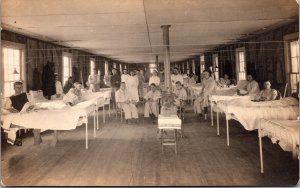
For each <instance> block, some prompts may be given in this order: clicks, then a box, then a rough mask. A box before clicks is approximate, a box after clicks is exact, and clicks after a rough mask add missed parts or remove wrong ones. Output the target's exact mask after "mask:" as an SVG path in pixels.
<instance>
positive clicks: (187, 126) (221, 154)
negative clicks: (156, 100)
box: [1, 110, 299, 186]
mask: <svg viewBox="0 0 300 188" xmlns="http://www.w3.org/2000/svg"><path fill="white" fill-rule="evenodd" d="M100 114H101V113H100ZM100 117H101V116H100ZM100 122H102V121H101V118H100ZM230 124H231V127H230V128H231V133H230V134H231V146H230V147H227V146H226V136H225V135H226V134H225V124H224V117H223V116H222V119H221V132H220V133H221V135H220V136H217V135H216V127H211V125H210V121H209V120H207V121H204V120H203V119H202V120H198V119H197V118H196V117H195V115H194V114H193V113H192V112H191V110H189V111H188V113H187V114H186V120H185V122H184V124H183V128H184V135H185V137H184V138H180V139H179V141H178V154H177V155H175V153H174V149H173V148H172V147H166V148H165V150H164V152H162V150H161V145H160V140H159V139H158V137H157V125H156V124H152V123H151V121H150V120H145V119H141V121H140V124H139V125H137V124H125V123H121V122H120V120H119V119H118V120H116V119H115V116H114V115H112V117H110V119H107V123H106V124H105V125H103V124H101V129H100V130H98V131H97V137H96V138H95V139H94V138H92V133H93V129H92V126H89V135H90V140H89V149H88V150H86V149H85V140H84V138H85V127H84V126H81V127H78V128H77V129H76V130H73V131H62V132H60V133H59V142H58V143H57V145H56V147H51V146H50V141H51V139H52V133H51V132H46V133H44V134H43V135H42V136H43V143H42V144H41V145H40V146H33V145H32V143H33V138H32V137H26V138H25V139H24V140H23V146H22V147H17V146H8V145H6V144H2V153H1V155H2V161H1V166H2V175H3V176H2V183H3V184H4V185H7V186H8V185H9V186H43V185H50V186H51V185H52V186H71V185H72V186H83V185H88V186H97V185H98V186H101V185H102V186H108V185H114V186H121V185H123V186H127V185H134V186H160V185H161V186H163V185H172V186H181V185H182V186H184V185H186V186H188V185H195V186H206V185H210V186H242V185H253V186H261V185H264V186H272V185H277V186H288V185H295V184H296V183H297V181H298V170H299V169H298V163H299V161H298V160H293V159H292V156H291V153H289V152H284V151H282V150H281V148H280V147H279V146H276V145H274V144H272V143H271V141H270V140H269V139H263V144H264V155H265V174H261V173H260V165H259V148H258V137H257V133H256V132H248V131H246V130H244V129H243V127H242V126H241V125H239V124H238V123H237V122H234V121H230ZM278 172H281V173H278Z"/></svg>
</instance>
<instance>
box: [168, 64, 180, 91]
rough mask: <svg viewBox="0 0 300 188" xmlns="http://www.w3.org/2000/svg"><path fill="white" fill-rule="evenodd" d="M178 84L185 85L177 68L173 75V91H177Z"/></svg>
mask: <svg viewBox="0 0 300 188" xmlns="http://www.w3.org/2000/svg"><path fill="white" fill-rule="evenodd" d="M176 82H180V83H183V76H182V75H181V74H179V73H178V69H177V68H176V67H175V68H174V69H173V74H172V75H171V83H172V91H173V92H174V91H175V90H176Z"/></svg>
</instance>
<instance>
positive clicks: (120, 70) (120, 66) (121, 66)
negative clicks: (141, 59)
mask: <svg viewBox="0 0 300 188" xmlns="http://www.w3.org/2000/svg"><path fill="white" fill-rule="evenodd" d="M120 72H122V64H120Z"/></svg>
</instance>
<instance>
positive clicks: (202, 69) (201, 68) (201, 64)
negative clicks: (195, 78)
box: [199, 54, 205, 73]
mask: <svg viewBox="0 0 300 188" xmlns="http://www.w3.org/2000/svg"><path fill="white" fill-rule="evenodd" d="M202 57H203V59H202ZM199 59H200V73H202V72H203V71H204V70H205V55H204V54H201V55H200V57H199Z"/></svg>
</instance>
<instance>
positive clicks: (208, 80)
mask: <svg viewBox="0 0 300 188" xmlns="http://www.w3.org/2000/svg"><path fill="white" fill-rule="evenodd" d="M202 75H203V79H202V87H203V88H202V92H201V94H200V96H199V97H198V98H197V99H196V100H195V102H194V111H195V113H197V114H199V116H200V117H202V111H203V110H204V107H208V106H209V101H208V97H209V95H210V94H211V93H212V92H213V91H215V89H216V87H217V84H216V81H215V80H214V78H213V77H211V75H210V74H209V72H208V71H204V72H203V73H202Z"/></svg>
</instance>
